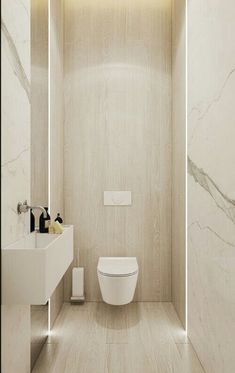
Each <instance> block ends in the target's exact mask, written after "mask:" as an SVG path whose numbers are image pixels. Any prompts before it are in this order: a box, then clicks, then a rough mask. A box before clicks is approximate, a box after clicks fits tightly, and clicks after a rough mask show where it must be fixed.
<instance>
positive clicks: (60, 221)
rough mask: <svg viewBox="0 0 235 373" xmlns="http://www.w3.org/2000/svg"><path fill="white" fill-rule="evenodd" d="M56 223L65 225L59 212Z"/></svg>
mask: <svg viewBox="0 0 235 373" xmlns="http://www.w3.org/2000/svg"><path fill="white" fill-rule="evenodd" d="M55 221H58V222H59V223H60V224H62V223H63V219H62V218H61V216H60V213H59V212H58V214H57V217H56V218H55Z"/></svg>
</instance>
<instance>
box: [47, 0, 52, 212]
mask: <svg viewBox="0 0 235 373" xmlns="http://www.w3.org/2000/svg"><path fill="white" fill-rule="evenodd" d="M50 50H51V1H50V0H48V210H49V213H50V209H51V152H50V149H51V54H50Z"/></svg>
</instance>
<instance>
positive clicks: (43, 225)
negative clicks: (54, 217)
mask: <svg viewBox="0 0 235 373" xmlns="http://www.w3.org/2000/svg"><path fill="white" fill-rule="evenodd" d="M44 209H45V210H46V212H47V217H46V218H44V216H43V213H41V215H40V218H39V232H40V233H48V232H49V224H50V220H51V218H50V215H49V214H48V207H44Z"/></svg>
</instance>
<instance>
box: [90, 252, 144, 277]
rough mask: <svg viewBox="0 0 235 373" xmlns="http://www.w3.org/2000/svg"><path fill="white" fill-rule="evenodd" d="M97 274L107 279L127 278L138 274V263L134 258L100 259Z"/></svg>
mask: <svg viewBox="0 0 235 373" xmlns="http://www.w3.org/2000/svg"><path fill="white" fill-rule="evenodd" d="M97 272H98V273H99V274H101V275H103V276H107V277H129V276H133V275H135V274H136V273H137V272H138V263H137V260H136V258H134V257H101V258H99V262H98V266H97Z"/></svg>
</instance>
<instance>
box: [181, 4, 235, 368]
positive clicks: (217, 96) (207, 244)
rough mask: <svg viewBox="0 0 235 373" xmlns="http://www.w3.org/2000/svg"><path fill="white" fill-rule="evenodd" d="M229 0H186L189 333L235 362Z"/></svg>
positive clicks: (233, 29)
mask: <svg viewBox="0 0 235 373" xmlns="http://www.w3.org/2000/svg"><path fill="white" fill-rule="evenodd" d="M234 19H235V3H234V1H233V0H228V1H226V4H225V3H224V2H221V1H219V0H207V1H204V0H191V1H190V2H188V25H189V26H188V53H189V58H188V225H189V226H188V274H189V284H188V301H189V306H188V312H189V321H188V327H189V337H190V339H191V341H192V343H193V345H194V347H195V349H196V351H197V354H198V356H199V358H200V360H201V361H202V363H203V365H204V368H205V370H206V372H207V373H221V372H224V373H231V372H233V371H234V370H235V355H234V351H235V339H234V335H235V317H234V315H235V166H234V164H235V146H234V139H235V119H234V118H235V104H234V97H235V43H234V33H235V23H234Z"/></svg>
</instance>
